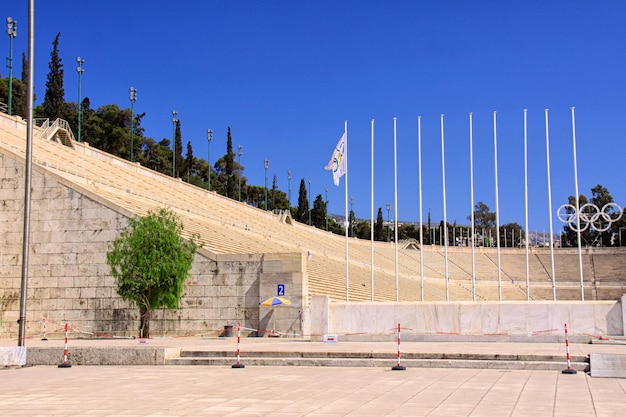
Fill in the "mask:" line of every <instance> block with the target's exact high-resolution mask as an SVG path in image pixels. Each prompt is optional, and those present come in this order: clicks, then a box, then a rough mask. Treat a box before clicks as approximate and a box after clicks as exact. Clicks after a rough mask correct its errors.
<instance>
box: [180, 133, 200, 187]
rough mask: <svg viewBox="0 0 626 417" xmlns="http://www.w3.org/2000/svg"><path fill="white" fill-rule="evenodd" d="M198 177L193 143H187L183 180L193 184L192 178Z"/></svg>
mask: <svg viewBox="0 0 626 417" xmlns="http://www.w3.org/2000/svg"><path fill="white" fill-rule="evenodd" d="M196 175H197V172H196V163H195V157H194V156H193V148H192V146H191V141H189V142H187V155H186V156H185V163H184V165H183V180H184V181H185V182H191V178H192V177H194V176H196Z"/></svg>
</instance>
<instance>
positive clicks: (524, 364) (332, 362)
mask: <svg viewBox="0 0 626 417" xmlns="http://www.w3.org/2000/svg"><path fill="white" fill-rule="evenodd" d="M240 362H241V363H242V364H244V365H250V366H335V367H392V366H394V365H396V363H397V353H380V352H337V351H332V352H280V351H273V352H271V351H270V352H268V351H263V352H245V353H241V355H240ZM165 363H166V364H167V365H214V366H229V365H233V364H235V363H236V357H235V355H234V354H233V352H232V351H209V350H181V351H180V356H179V357H170V358H168V359H166V360H165ZM401 365H402V366H405V367H413V368H470V369H502V370H522V369H523V370H556V371H558V370H563V369H566V368H567V363H566V361H565V358H564V357H561V356H558V357H557V356H553V355H500V354H475V353H467V354H464V353H406V354H402V356H401ZM588 366H589V363H588V361H587V358H586V357H584V356H576V357H571V368H572V369H575V370H576V371H584V370H586V369H587V368H588Z"/></svg>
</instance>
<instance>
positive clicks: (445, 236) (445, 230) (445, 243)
mask: <svg viewBox="0 0 626 417" xmlns="http://www.w3.org/2000/svg"><path fill="white" fill-rule="evenodd" d="M443 138H444V135H443V114H442V115H441V180H442V183H443V234H442V237H443V248H444V249H443V250H444V255H445V256H444V257H445V267H444V269H445V274H446V301H448V300H450V295H449V282H448V281H449V274H448V213H447V203H446V156H445V152H444V148H445V146H444V139H443Z"/></svg>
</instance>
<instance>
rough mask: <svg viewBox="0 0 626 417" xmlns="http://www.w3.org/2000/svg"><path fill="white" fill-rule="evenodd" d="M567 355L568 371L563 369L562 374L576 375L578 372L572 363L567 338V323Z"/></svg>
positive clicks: (566, 339)
mask: <svg viewBox="0 0 626 417" xmlns="http://www.w3.org/2000/svg"><path fill="white" fill-rule="evenodd" d="M564 326H565V354H566V355H567V369H563V371H562V372H561V373H564V374H575V373H576V370H575V369H572V362H571V360H570V356H569V337H568V336H567V323H565V325H564Z"/></svg>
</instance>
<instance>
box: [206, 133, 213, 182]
mask: <svg viewBox="0 0 626 417" xmlns="http://www.w3.org/2000/svg"><path fill="white" fill-rule="evenodd" d="M206 140H207V142H209V151H208V155H207V165H208V172H207V179H208V180H209V191H211V140H213V131H212V130H211V129H207V131H206Z"/></svg>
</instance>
